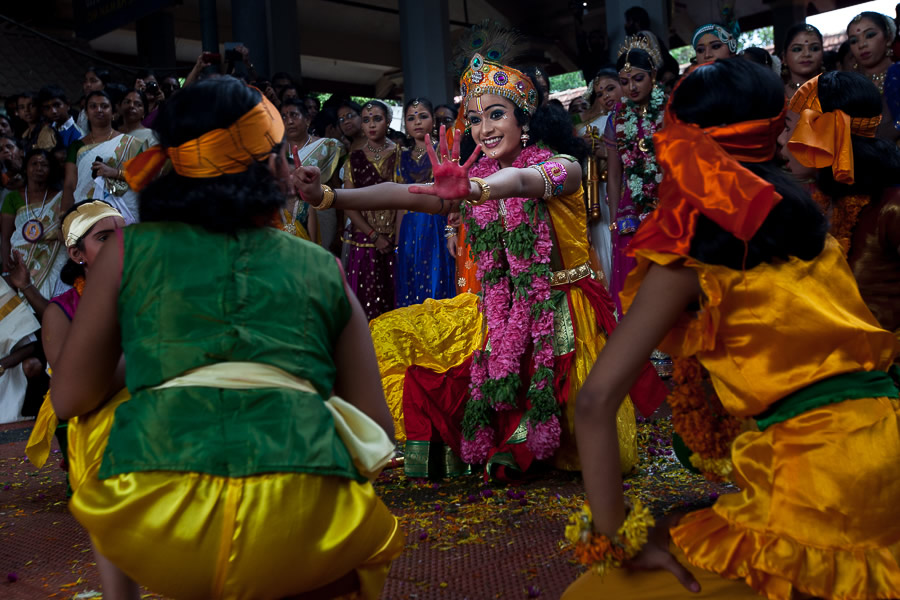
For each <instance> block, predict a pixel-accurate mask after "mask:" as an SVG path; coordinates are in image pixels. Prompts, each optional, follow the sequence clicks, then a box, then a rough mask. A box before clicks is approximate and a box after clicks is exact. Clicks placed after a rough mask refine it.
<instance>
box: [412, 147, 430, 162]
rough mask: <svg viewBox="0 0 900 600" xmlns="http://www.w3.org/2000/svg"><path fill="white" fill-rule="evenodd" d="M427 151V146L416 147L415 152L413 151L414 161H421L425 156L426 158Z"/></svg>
mask: <svg viewBox="0 0 900 600" xmlns="http://www.w3.org/2000/svg"><path fill="white" fill-rule="evenodd" d="M427 150H428V149H427V148H426V147H425V146H421V147H419V146H416V147H415V148H413V151H412V157H413V159H414V160H419V159H420V158H422V157H423V156H425V152H426V151H427Z"/></svg>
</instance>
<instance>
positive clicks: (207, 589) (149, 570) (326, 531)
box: [69, 390, 405, 600]
mask: <svg viewBox="0 0 900 600" xmlns="http://www.w3.org/2000/svg"><path fill="white" fill-rule="evenodd" d="M127 400H128V394H127V392H126V391H125V390H123V391H122V392H120V393H119V394H118V395H117V396H116V397H115V398H113V399H112V400H110V402H108V403H107V404H105V405H104V406H103V407H102V408H101V409H99V410H98V411H95V412H93V413H91V414H90V415H87V416H82V417H79V418H77V419H73V420H72V421H70V422H69V423H70V425H69V448H70V463H71V468H70V472H69V475H70V479H71V482H72V487H73V489H74V490H75V494H74V496H73V497H72V501H71V503H70V510H71V511H72V514H73V515H75V517H76V518H77V519H78V521H79V522H80V523H81V524H82V525H84V527H85V528H86V529H87V530H88V532H89V533H90V534H91V540H92V541H93V542H94V544H95V545H96V546H97V548H98V549H99V551H100V552H101V553H102V554H103V555H104V556H106V557H107V558H109V559H110V560H112V561H113V562H114V563H115V564H116V565H117V566H119V567H120V568H121V569H122V570H123V571H124V572H125V573H127V574H128V575H129V576H131V577H132V578H133V579H135V580H136V581H139V582H140V583H141V584H142V585H145V586H147V587H148V588H150V589H152V590H154V591H156V592H159V593H162V594H165V595H166V596H170V597H173V598H185V599H194V598H195V599H197V600H201V599H203V600H205V599H211V598H227V599H238V598H241V599H244V598H246V599H259V598H284V597H288V596H292V595H296V594H299V593H302V592H305V591H309V590H314V589H317V588H319V587H321V586H323V585H325V584H327V583H330V582H332V581H335V580H337V579H339V578H341V577H343V576H344V575H345V574H347V573H349V572H350V571H353V570H355V571H356V573H357V575H358V576H359V580H360V584H361V589H360V592H361V594H362V597H363V598H366V599H368V600H374V599H376V598H378V597H379V596H380V594H381V589H382V587H383V585H384V580H385V579H386V577H387V573H388V570H389V568H390V562H391V560H392V559H393V558H395V557H396V556H398V555H399V554H400V552H401V551H402V549H403V546H404V543H405V536H404V534H403V532H402V531H401V530H400V528H399V526H398V521H397V519H396V518H395V517H394V516H393V515H391V514H390V512H389V511H388V509H387V507H385V506H384V504H383V503H382V502H381V500H379V499H378V497H377V496H376V495H375V491H374V489H373V488H372V485H371V484H370V483H365V484H359V483H357V482H355V481H351V480H348V479H342V478H337V477H325V476H319V475H313V474H306V473H301V474H297V473H269V474H263V475H254V476H250V477H241V478H228V477H218V476H213V475H206V474H202V473H188V472H184V473H182V472H169V471H151V472H145V473H144V472H142V473H128V474H124V475H118V476H116V477H112V478H110V479H105V480H99V479H97V472H98V470H99V467H100V462H101V459H102V456H103V451H104V449H105V446H106V439H107V436H108V434H109V430H110V428H111V426H112V422H113V417H114V412H115V408H116V407H117V406H118V405H119V404H121V403H122V402H125V401H127Z"/></svg>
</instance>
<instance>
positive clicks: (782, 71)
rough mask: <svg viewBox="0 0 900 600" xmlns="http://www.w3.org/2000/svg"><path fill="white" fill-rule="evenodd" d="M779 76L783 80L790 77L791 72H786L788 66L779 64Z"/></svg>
mask: <svg viewBox="0 0 900 600" xmlns="http://www.w3.org/2000/svg"><path fill="white" fill-rule="evenodd" d="M781 76H782V77H784V78H787V77H790V76H791V72H790V70H788V66H787V65H786V64H785V63H781Z"/></svg>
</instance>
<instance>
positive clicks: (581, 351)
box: [369, 288, 637, 473]
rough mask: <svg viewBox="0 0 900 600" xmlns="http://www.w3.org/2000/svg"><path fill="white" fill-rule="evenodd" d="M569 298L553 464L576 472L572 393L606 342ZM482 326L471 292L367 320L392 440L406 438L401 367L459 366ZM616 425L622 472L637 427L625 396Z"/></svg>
mask: <svg viewBox="0 0 900 600" xmlns="http://www.w3.org/2000/svg"><path fill="white" fill-rule="evenodd" d="M570 298H571V301H572V320H573V321H574V324H575V331H576V332H577V335H576V338H575V360H574V362H573V364H572V367H571V369H570V371H569V374H568V385H569V402H568V403H567V404H566V406H565V407H564V409H563V410H564V414H563V416H562V419H561V423H560V424H561V425H562V439H561V441H560V449H559V450H558V451H557V453H556V455H555V457H554V461H553V462H554V465H555V466H556V467H557V468H560V469H566V470H572V471H577V470H580V469H581V465H580V463H579V461H578V449H577V447H576V445H575V397H576V395H577V394H578V390H580V389H581V386H582V384H583V383H584V381H585V379H586V378H587V376H588V373H590V370H591V366H592V365H593V364H594V361H595V360H596V359H597V355H599V354H600V350H602V349H603V346H605V345H606V335H605V334H604V333H603V331H602V330H600V328H599V327H598V326H597V320H596V317H595V316H594V311H593V308H591V306H590V304H589V303H588V301H587V299H586V298H585V297H584V294H583V293H582V292H581V290H578V289H576V288H573V289H572V291H571V292H570ZM482 326H483V317H482V315H481V313H480V311H479V310H478V297H477V296H475V295H474V294H460V295H459V296H456V297H455V298H448V299H446V300H431V299H429V300H426V301H425V302H424V303H423V304H417V305H413V306H408V307H406V308H400V309H397V310H393V311H391V312H388V313H385V314H383V315H381V316H380V317H378V318H377V319H374V320H372V322H371V323H369V329H370V331H371V333H372V340H373V342H374V343H375V354H376V356H377V358H378V365H379V368H380V370H381V381H382V385H383V387H384V395H385V397H386V398H387V403H388V407H389V408H390V409H391V414H392V415H393V417H394V427H395V430H396V437H397V440H398V441H403V442H405V441H406V431H405V429H404V422H403V378H404V374H405V373H406V369H407V368H408V367H409V366H411V365H419V366H423V367H426V368H428V369H432V370H434V371H436V372H438V373H442V372H444V371H447V370H448V369H450V368H452V367H455V366H457V365H459V364H460V363H462V362H463V361H464V360H465V359H466V358H468V357H469V356H470V355H471V354H472V353H473V352H474V351H475V350H476V349H478V348H480V347H481V345H482V340H483V337H482V336H483V335H484V333H483V330H482ZM616 426H617V430H618V434H619V455H620V462H621V467H622V472H623V473H628V472H630V471H631V470H632V469H633V468H634V465H635V464H637V425H636V424H635V417H634V407H633V405H632V404H631V400H630V398H626V399H625V401H624V402H623V403H622V406H621V407H620V408H619V413H618V415H617V418H616Z"/></svg>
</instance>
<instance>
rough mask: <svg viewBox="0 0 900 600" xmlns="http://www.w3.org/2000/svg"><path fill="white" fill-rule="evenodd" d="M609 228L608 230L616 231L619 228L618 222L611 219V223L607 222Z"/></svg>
mask: <svg viewBox="0 0 900 600" xmlns="http://www.w3.org/2000/svg"><path fill="white" fill-rule="evenodd" d="M609 230H610V231H618V230H619V224H618V223H616V222H615V221H613V222H612V223H610V224H609Z"/></svg>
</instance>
